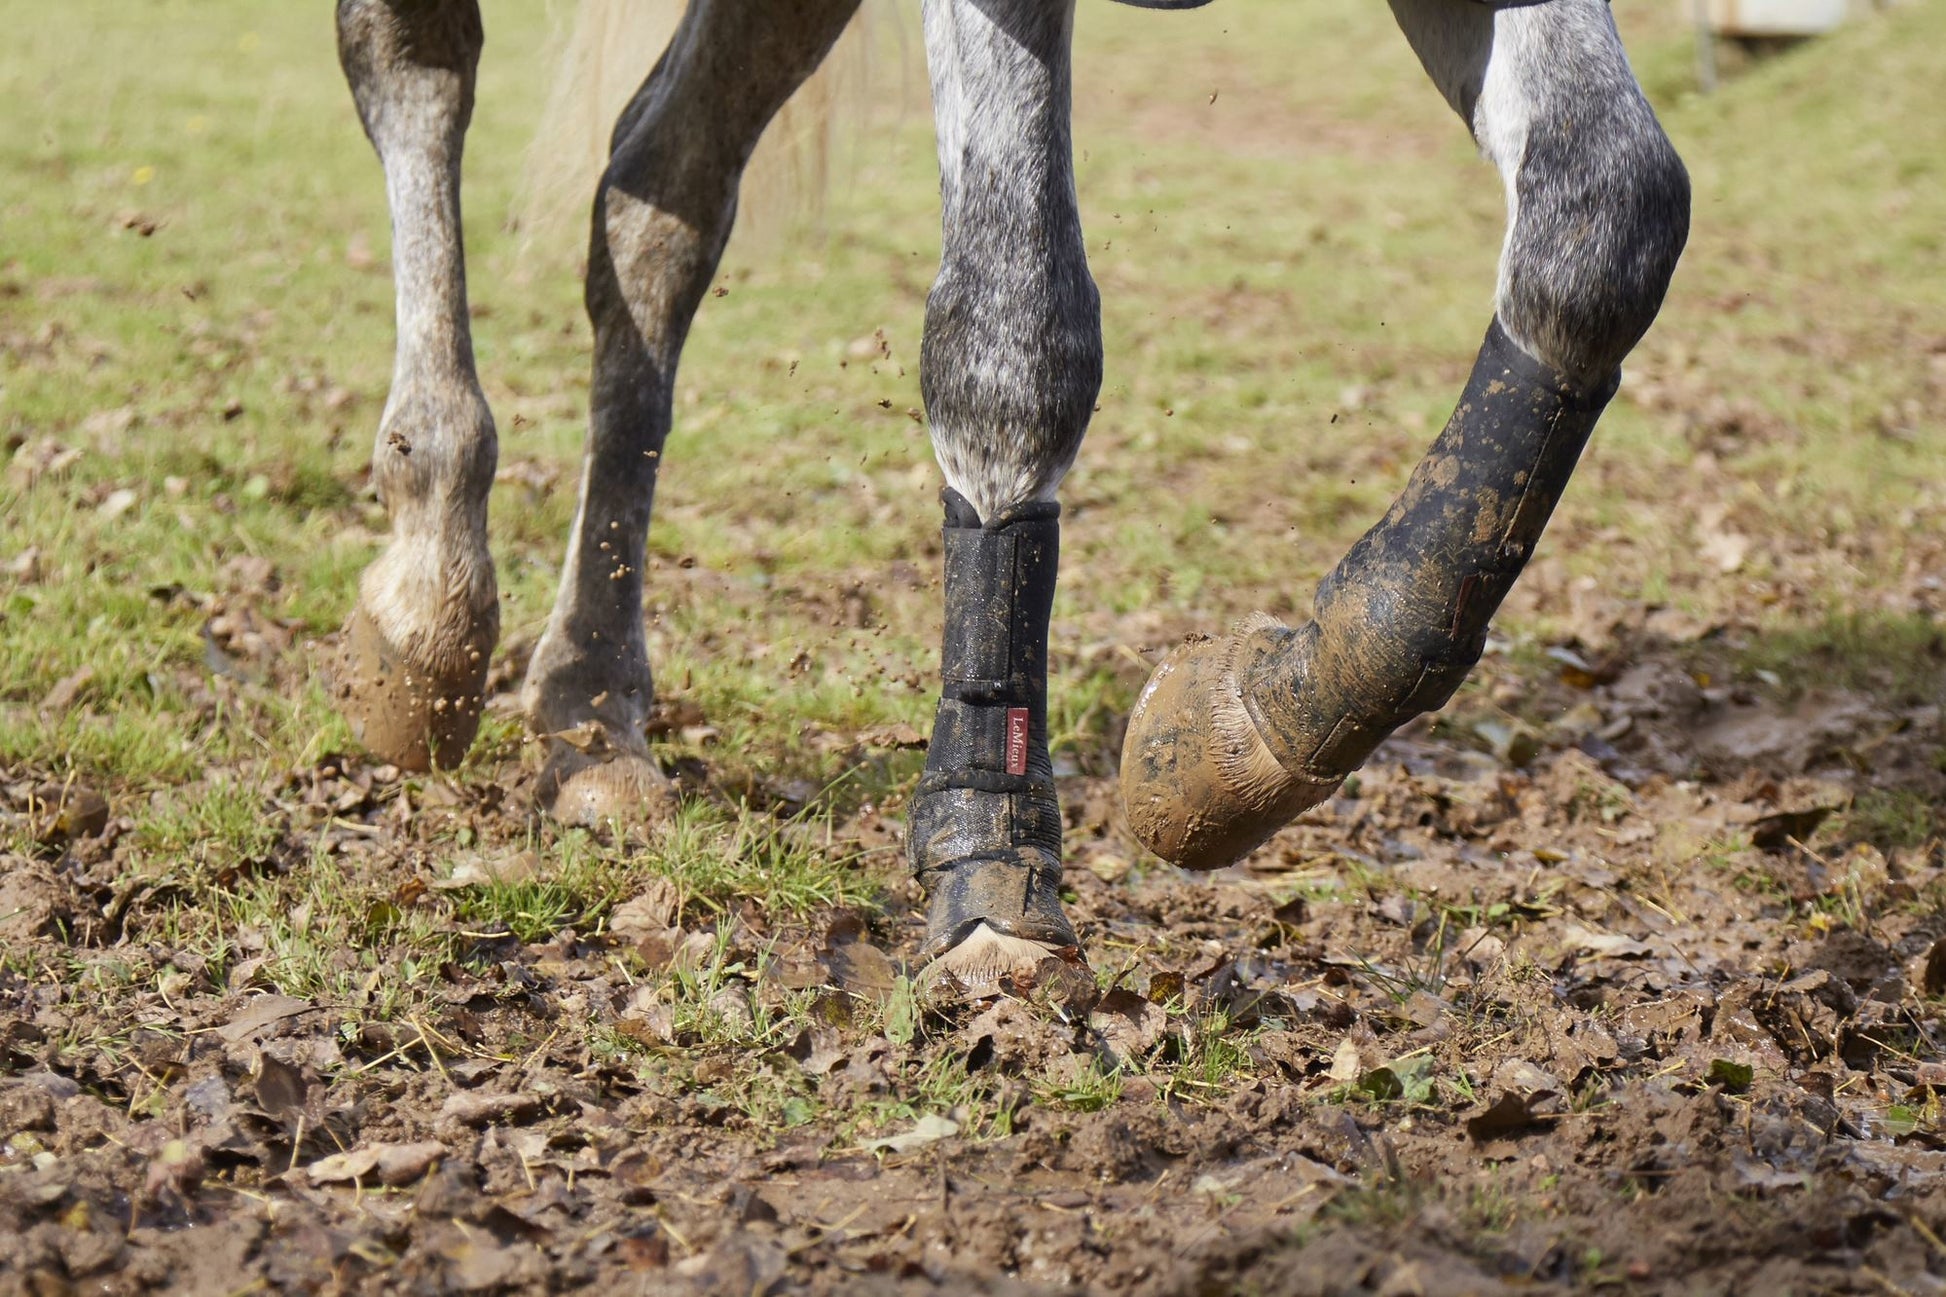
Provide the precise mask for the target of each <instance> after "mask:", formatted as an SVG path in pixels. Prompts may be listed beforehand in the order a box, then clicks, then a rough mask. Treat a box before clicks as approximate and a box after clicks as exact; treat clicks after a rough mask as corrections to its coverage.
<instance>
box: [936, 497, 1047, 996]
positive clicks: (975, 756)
mask: <svg viewBox="0 0 1946 1297" xmlns="http://www.w3.org/2000/svg"><path fill="white" fill-rule="evenodd" d="M941 499H942V500H943V502H944V503H945V506H946V526H945V544H946V633H945V643H944V648H943V652H942V654H941V675H942V677H943V683H942V687H941V690H940V699H939V711H938V714H937V716H936V717H935V719H934V721H933V731H932V741H931V744H930V745H929V746H928V748H927V751H926V770H925V774H924V776H923V777H922V778H921V779H920V781H919V787H918V791H917V792H915V793H914V794H913V797H912V802H911V805H910V807H909V808H908V810H907V814H906V851H907V855H908V857H909V858H910V860H911V862H912V871H913V875H914V876H915V877H916V878H918V880H919V882H920V885H921V886H923V887H924V888H925V890H926V896H927V900H928V910H927V916H926V944H925V947H924V948H923V949H922V950H921V951H920V955H921V958H923V959H926V960H930V961H933V965H932V968H931V969H929V970H928V973H927V975H926V976H927V980H928V981H931V980H934V978H935V977H944V976H951V977H953V978H956V979H957V980H958V981H959V982H960V983H962V984H963V985H966V986H968V987H975V988H977V987H981V986H990V985H992V984H994V983H997V982H998V981H999V980H1000V979H1002V978H1005V977H1008V976H1017V975H1019V974H1021V973H1022V972H1023V971H1031V970H1032V969H1034V968H1035V967H1036V966H1037V965H1038V964H1039V963H1040V962H1041V961H1042V960H1045V959H1047V958H1049V957H1050V956H1053V957H1058V958H1060V959H1063V960H1065V961H1067V962H1069V963H1078V962H1079V961H1080V943H1079V942H1078V941H1077V940H1076V938H1075V935H1074V928H1073V927H1072V926H1071V925H1070V924H1069V923H1068V919H1067V915H1066V914H1064V913H1063V912H1062V910H1061V898H1060V887H1061V807H1060V803H1059V801H1058V800H1057V798H1056V796H1055V792H1054V768H1053V763H1052V761H1051V760H1050V759H1049V757H1048V752H1047V627H1048V619H1049V616H1050V615H1051V613H1052V611H1053V606H1054V580H1055V572H1056V567H1057V565H1058V562H1059V558H1060V536H1061V524H1060V516H1061V506H1060V505H1058V504H1054V503H1051V502H1048V503H1044V502H1029V503H1027V504H1022V505H1017V506H1015V507H1014V508H1013V509H1010V510H1009V511H1007V512H1006V513H1004V514H1002V515H1000V516H999V517H997V518H995V519H993V520H992V521H991V522H987V523H984V524H983V523H982V522H981V520H980V516H979V514H978V513H976V512H975V511H974V509H973V506H972V505H970V504H969V503H967V501H966V500H965V498H964V497H962V496H960V495H959V494H958V493H957V492H955V491H953V490H952V489H950V488H948V489H947V490H945V491H944V492H942V493H941Z"/></svg>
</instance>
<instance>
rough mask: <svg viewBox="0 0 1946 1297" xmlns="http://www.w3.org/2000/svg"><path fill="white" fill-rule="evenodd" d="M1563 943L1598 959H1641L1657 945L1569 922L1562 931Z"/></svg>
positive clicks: (1569, 947)
mask: <svg viewBox="0 0 1946 1297" xmlns="http://www.w3.org/2000/svg"><path fill="white" fill-rule="evenodd" d="M1561 942H1562V945H1563V946H1564V947H1565V948H1567V949H1571V950H1575V951H1579V952H1583V953H1585V954H1588V955H1592V956H1594V958H1596V959H1640V958H1642V957H1643V956H1645V955H1649V954H1653V953H1654V951H1655V947H1653V946H1651V945H1650V944H1649V943H1648V942H1646V941H1637V940H1636V939H1635V938H1633V937H1624V936H1622V935H1621V934H1620V933H1618V932H1602V931H1600V930H1599V929H1596V928H1590V927H1586V926H1584V925H1582V924H1579V923H1570V924H1567V925H1566V926H1565V927H1564V929H1563V931H1562V933H1561Z"/></svg>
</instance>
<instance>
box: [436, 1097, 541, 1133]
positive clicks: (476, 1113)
mask: <svg viewBox="0 0 1946 1297" xmlns="http://www.w3.org/2000/svg"><path fill="white" fill-rule="evenodd" d="M540 1106H541V1097H540V1096H539V1095H538V1094H495V1093H482V1092H480V1091H476V1090H457V1091H455V1092H454V1093H452V1094H449V1095H447V1096H446V1102H444V1103H442V1104H440V1105H439V1115H440V1116H441V1117H450V1118H452V1119H453V1120H455V1121H458V1122H460V1123H462V1124H463V1125H467V1126H483V1125H485V1124H486V1123H488V1122H490V1121H504V1120H507V1119H510V1118H520V1117H528V1116H532V1115H533V1114H534V1113H536V1112H538V1111H540Z"/></svg>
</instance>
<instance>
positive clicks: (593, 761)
mask: <svg viewBox="0 0 1946 1297" xmlns="http://www.w3.org/2000/svg"><path fill="white" fill-rule="evenodd" d="M554 746H555V748H556V751H555V752H554V754H553V755H552V756H551V757H549V758H548V762H547V765H546V767H545V768H544V769H543V770H542V771H541V780H540V787H539V789H538V793H537V799H538V801H539V802H540V806H541V810H542V811H544V812H545V813H546V814H547V815H548V816H549V818H551V819H553V820H555V821H556V822H557V823H560V824H566V825H571V826H575V827H579V828H587V829H592V828H600V827H602V826H605V825H609V824H615V823H619V824H622V825H625V826H627V825H638V824H651V823H655V822H657V821H660V820H664V819H667V818H668V817H669V816H670V815H671V814H673V813H674V812H675V809H676V789H675V785H674V784H672V783H670V782H669V779H668V777H667V776H665V775H664V774H663V773H662V771H661V770H659V769H657V768H656V764H655V762H653V761H651V760H650V759H649V758H648V757H647V756H644V755H638V754H636V753H630V752H621V753H613V754H609V755H605V756H600V757H596V756H589V755H587V754H584V753H581V752H577V751H575V750H574V749H572V748H570V747H568V746H567V745H566V744H562V743H559V742H558V741H557V742H556V743H555V745H554Z"/></svg>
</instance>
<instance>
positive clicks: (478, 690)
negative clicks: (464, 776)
mask: <svg viewBox="0 0 1946 1297" xmlns="http://www.w3.org/2000/svg"><path fill="white" fill-rule="evenodd" d="M339 639H340V648H339V653H338V660H337V662H336V664H335V669H334V670H333V673H332V674H333V676H334V679H333V681H332V688H331V693H332V696H333V697H334V698H335V699H336V701H337V704H338V707H339V710H340V711H342V712H343V714H344V717H345V720H346V721H347V722H348V723H349V724H350V725H351V732H352V735H353V737H355V738H356V739H357V740H358V742H359V744H360V746H362V747H363V748H364V749H365V750H366V751H368V752H370V753H371V754H372V755H373V756H375V757H378V758H379V759H381V760H383V761H389V762H390V763H392V764H393V765H395V766H397V767H399V768H400V769H401V770H414V771H419V770H429V769H431V768H432V767H434V766H438V767H440V768H441V769H451V768H453V767H454V766H457V765H458V764H459V763H460V762H461V761H462V760H463V759H464V758H465V756H466V750H467V749H468V748H470V747H471V746H472V745H473V736H474V735H476V734H477V733H479V729H480V712H481V709H482V700H483V695H484V691H485V686H486V671H487V657H488V653H489V651H490V649H491V641H490V640H489V642H488V644H487V645H486V646H485V647H478V648H475V649H473V650H471V651H470V660H468V661H467V662H466V663H465V664H464V669H462V670H450V669H448V670H440V669H433V668H424V667H419V666H416V665H414V664H413V663H412V662H411V661H410V660H409V659H408V657H407V655H406V654H405V652H404V651H402V650H401V649H400V648H399V646H398V645H397V644H395V643H393V642H392V641H391V639H390V638H389V637H388V636H387V635H386V634H385V633H384V632H383V631H382V630H380V629H379V627H378V624H377V623H376V622H375V621H374V620H373V619H372V618H371V617H370V616H369V615H368V614H367V613H366V612H365V609H364V607H363V605H362V604H361V605H359V606H357V607H354V608H353V609H352V613H351V617H350V619H349V620H348V621H347V622H346V623H345V628H344V631H343V633H342V634H341V635H340V637H339Z"/></svg>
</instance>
